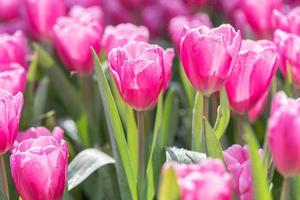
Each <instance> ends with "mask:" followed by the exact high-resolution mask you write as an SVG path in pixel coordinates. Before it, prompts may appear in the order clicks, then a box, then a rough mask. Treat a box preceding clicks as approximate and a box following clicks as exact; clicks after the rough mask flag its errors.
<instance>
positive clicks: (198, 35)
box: [180, 25, 241, 95]
mask: <svg viewBox="0 0 300 200" xmlns="http://www.w3.org/2000/svg"><path fill="white" fill-rule="evenodd" d="M240 46H241V35H240V33H239V32H236V31H235V30H234V29H233V28H232V27H231V26H230V25H221V26H220V27H217V28H214V29H209V28H208V27H206V26H200V27H199V28H195V29H190V30H188V31H187V33H186V34H185V35H184V36H183V38H182V39H181V46H180V57H181V61H182V64H183V68H184V70H185V73H186V75H187V77H188V78H189V80H190V82H191V83H192V85H193V86H194V87H195V88H196V89H197V90H198V91H200V92H202V93H203V94H205V95H210V94H211V93H213V92H215V91H218V90H220V89H221V87H222V86H224V84H225V83H226V81H227V79H228V78H229V76H230V74H231V71H232V69H233V67H234V66H235V63H236V60H237V58H238V52H239V50H240Z"/></svg>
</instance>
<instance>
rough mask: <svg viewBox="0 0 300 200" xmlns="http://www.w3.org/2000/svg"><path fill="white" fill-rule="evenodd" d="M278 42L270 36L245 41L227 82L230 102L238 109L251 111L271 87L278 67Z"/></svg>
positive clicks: (239, 110) (234, 108)
mask: <svg viewBox="0 0 300 200" xmlns="http://www.w3.org/2000/svg"><path fill="white" fill-rule="evenodd" d="M277 62H278V55H277V51H276V47H275V45H274V44H273V43H272V42H270V41H267V40H260V41H252V40H244V41H243V42H242V47H241V51H240V53H239V59H238V62H237V64H236V66H235V67H234V68H233V71H232V74H231V77H230V78H229V80H228V81H227V83H226V92H227V95H228V99H229V103H230V106H231V108H232V109H233V110H235V111H236V112H239V113H244V112H248V111H249V110H251V109H252V108H254V106H255V105H256V104H257V103H258V101H259V100H260V99H261V98H262V97H263V95H264V94H265V92H266V91H268V90H269V88H270V84H271V81H272V78H273V76H274V74H275V72H276V70H277Z"/></svg>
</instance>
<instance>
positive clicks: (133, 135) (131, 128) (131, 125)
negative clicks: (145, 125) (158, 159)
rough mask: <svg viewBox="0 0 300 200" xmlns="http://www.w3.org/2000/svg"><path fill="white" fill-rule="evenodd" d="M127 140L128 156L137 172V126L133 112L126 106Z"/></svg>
mask: <svg viewBox="0 0 300 200" xmlns="http://www.w3.org/2000/svg"><path fill="white" fill-rule="evenodd" d="M127 140H128V148H129V152H130V156H131V158H132V165H133V169H134V171H135V173H136V174H138V160H139V156H138V153H137V152H139V150H138V149H139V144H138V143H139V142H138V128H137V125H136V120H135V116H134V112H133V110H132V109H131V108H130V107H127Z"/></svg>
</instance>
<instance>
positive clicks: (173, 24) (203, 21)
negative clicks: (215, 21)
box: [169, 13, 212, 50]
mask: <svg viewBox="0 0 300 200" xmlns="http://www.w3.org/2000/svg"><path fill="white" fill-rule="evenodd" d="M201 25H205V26H207V27H212V24H211V22H210V20H209V17H208V16H207V15H206V14H204V13H203V14H197V15H191V16H177V17H174V18H173V19H171V21H170V24H169V34H170V36H171V39H172V42H173V44H174V45H175V46H176V48H177V49H178V50H179V48H180V40H181V37H182V35H183V29H184V27H185V28H187V29H191V28H197V27H198V26H201Z"/></svg>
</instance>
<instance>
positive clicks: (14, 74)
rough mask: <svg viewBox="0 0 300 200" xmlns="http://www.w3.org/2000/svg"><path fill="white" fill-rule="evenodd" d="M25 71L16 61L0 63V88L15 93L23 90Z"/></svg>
mask: <svg viewBox="0 0 300 200" xmlns="http://www.w3.org/2000/svg"><path fill="white" fill-rule="evenodd" d="M26 74H27V73H26V71H25V69H24V68H23V67H22V66H21V65H20V64H18V63H10V64H7V65H0V88H1V89H4V90H7V91H8V92H9V93H11V94H13V95H16V94H17V93H18V92H23V91H24V89H25V84H26Z"/></svg>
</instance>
